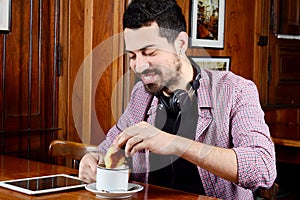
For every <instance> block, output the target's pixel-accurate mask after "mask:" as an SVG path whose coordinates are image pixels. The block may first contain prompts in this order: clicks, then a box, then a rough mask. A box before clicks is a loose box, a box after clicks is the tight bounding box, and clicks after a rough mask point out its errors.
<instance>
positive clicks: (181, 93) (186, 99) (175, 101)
mask: <svg viewBox="0 0 300 200" xmlns="http://www.w3.org/2000/svg"><path fill="white" fill-rule="evenodd" d="M192 66H193V68H194V69H195V71H196V73H197V74H196V76H195V78H194V80H193V81H192V82H191V83H190V84H191V90H193V92H195V91H196V90H197V89H198V88H199V87H200V79H201V71H200V68H199V66H198V65H197V64H195V65H192ZM189 93H190V92H187V91H185V90H182V89H178V90H175V91H174V93H173V94H172V95H171V96H170V97H167V98H166V97H164V95H163V94H161V95H160V96H159V101H160V102H161V103H162V104H163V106H164V107H165V108H166V110H167V112H170V113H172V114H175V115H178V114H180V112H181V111H182V110H181V107H182V106H181V105H185V104H186V103H191V98H190V94H189ZM195 94H196V95H197V92H196V93H195Z"/></svg>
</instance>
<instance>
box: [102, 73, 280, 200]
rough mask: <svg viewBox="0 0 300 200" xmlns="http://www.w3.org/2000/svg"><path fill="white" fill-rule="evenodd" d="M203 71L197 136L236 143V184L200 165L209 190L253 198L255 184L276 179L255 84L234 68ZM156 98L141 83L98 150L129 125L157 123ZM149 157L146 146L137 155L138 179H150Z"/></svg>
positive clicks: (219, 143) (224, 143) (210, 141)
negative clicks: (142, 122) (144, 121)
mask: <svg viewBox="0 0 300 200" xmlns="http://www.w3.org/2000/svg"><path fill="white" fill-rule="evenodd" d="M201 74H202V78H201V79H200V87H199V89H198V90H197V93H198V109H199V118H198V124H197V131H196V134H195V141H198V142H203V143H206V144H210V145H214V146H218V147H224V148H232V149H233V150H234V151H235V153H236V156H237V161H238V184H235V183H232V182H230V181H227V180H224V179H222V178H220V177H217V176H215V175H214V174H212V173H210V172H208V171H207V170H204V169H202V168H200V167H198V170H199V174H200V177H201V180H202V184H203V187H204V189H205V193H206V195H207V196H212V197H217V198H222V199H230V200H231V199H253V192H254V191H255V190H256V189H257V188H259V187H264V188H267V187H270V186H271V185H272V184H273V182H274V180H275V178H276V164H275V150H274V144H273V142H272V140H271V139H270V132H269V128H268V126H267V125H266V123H265V121H264V112H263V111H262V109H261V106H260V103H259V96H258V92H257V89H256V86H255V84H254V83H253V82H251V81H249V80H246V79H244V78H242V77H240V76H236V75H234V74H233V73H231V72H224V71H223V72H221V71H210V70H205V69H202V70H201ZM151 101H152V102H151ZM157 103H158V99H157V98H155V97H154V98H152V96H151V95H149V94H148V93H147V92H146V91H145V89H144V86H143V84H142V83H141V82H138V83H137V84H136V85H135V87H134V88H133V91H132V95H131V99H130V102H129V104H128V106H127V108H126V110H125V112H124V113H123V115H122V116H121V117H120V119H119V120H118V122H117V124H116V125H115V126H113V127H112V128H111V129H110V131H109V132H108V134H107V137H106V139H105V140H104V141H103V142H102V143H101V144H100V145H99V149H100V151H101V152H103V153H105V152H106V149H107V148H108V147H109V146H110V145H111V144H112V142H113V140H114V138H115V137H116V136H117V135H118V134H119V133H120V132H122V130H124V129H125V128H126V127H129V126H131V125H133V124H136V123H138V122H140V121H143V120H144V119H147V121H148V122H149V123H150V124H154V122H155V116H156V108H157ZM148 156H149V152H148V151H141V152H138V153H136V154H135V155H134V156H133V159H132V160H133V172H134V173H136V174H135V175H136V176H135V178H136V180H138V181H142V182H147V181H148V172H149V159H148V158H149V157H148Z"/></svg>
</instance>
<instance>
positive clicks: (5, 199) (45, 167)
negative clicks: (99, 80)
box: [0, 155, 215, 200]
mask: <svg viewBox="0 0 300 200" xmlns="http://www.w3.org/2000/svg"><path fill="white" fill-rule="evenodd" d="M61 173H62V174H77V173H78V170H76V169H72V168H67V167H64V166H58V165H51V164H46V163H41V162H36V161H29V160H24V159H19V158H14V157H9V156H3V155H0V181H3V180H10V179H17V178H27V177H34V176H43V175H51V174H61ZM138 184H141V185H143V186H144V189H143V190H142V191H140V192H138V193H136V194H134V195H133V196H132V197H131V198H130V199H172V200H185V199H186V200H187V199H188V200H193V199H197V200H212V199H215V198H210V197H207V196H201V195H196V194H191V193H186V192H182V191H177V190H173V189H169V188H164V187H159V186H154V185H149V184H142V183H138ZM0 199H2V200H18V199H20V200H21V199H22V200H26V199H35V200H43V199H55V200H60V199H64V200H65V199H67V200H72V199H78V200H89V199H98V200H99V198H98V197H96V195H95V194H94V193H91V192H89V191H87V190H85V189H76V190H71V191H65V192H58V193H49V194H43V195H37V196H30V195H26V194H22V193H19V192H15V191H12V190H9V189H5V188H2V187H0Z"/></svg>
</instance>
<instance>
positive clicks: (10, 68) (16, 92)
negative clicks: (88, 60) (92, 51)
mask: <svg viewBox="0 0 300 200" xmlns="http://www.w3.org/2000/svg"><path fill="white" fill-rule="evenodd" d="M57 2H58V0H55V1H46V0H12V29H11V32H10V33H9V34H5V35H4V34H2V35H0V65H1V69H2V70H1V73H0V75H1V76H0V78H1V82H0V87H1V93H0V94H1V95H0V105H1V108H0V110H1V115H0V120H1V124H0V128H1V137H0V141H1V151H0V152H1V153H3V154H8V155H13V156H19V157H25V158H29V159H36V160H42V161H44V160H47V155H48V154H47V152H48V145H49V144H50V141H51V140H52V139H53V138H54V137H55V135H56V134H57V129H58V127H57V111H56V110H57V63H56V62H55V60H56V57H57V51H56V41H57V34H56V31H57V29H58V26H57V24H56V21H57V17H56V16H55V13H56V11H57V10H56V6H57Z"/></svg>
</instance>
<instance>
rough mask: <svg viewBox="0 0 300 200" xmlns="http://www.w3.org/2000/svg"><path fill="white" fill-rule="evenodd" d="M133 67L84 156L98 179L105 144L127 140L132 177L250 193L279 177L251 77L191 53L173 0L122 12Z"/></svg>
mask: <svg viewBox="0 0 300 200" xmlns="http://www.w3.org/2000/svg"><path fill="white" fill-rule="evenodd" d="M123 26H124V39H125V45H126V52H127V54H128V56H129V63H130V67H131V69H132V70H134V72H135V73H136V74H137V76H138V77H139V78H140V79H141V81H140V82H138V83H137V84H136V85H135V86H134V88H133V91H132V95H131V98H130V102H129V104H128V106H127V108H126V110H125V111H124V113H123V115H122V116H121V117H120V119H119V120H118V122H117V124H116V125H115V126H114V127H112V128H111V130H110V131H109V132H108V134H107V137H106V139H105V140H104V141H103V142H102V143H101V144H100V145H99V153H89V154H87V155H85V156H84V157H83V159H82V160H81V163H80V168H79V177H80V178H81V179H83V180H85V181H87V182H92V181H95V173H96V166H97V163H98V162H103V155H104V154H105V152H106V150H107V149H108V148H109V147H110V146H111V145H114V146H115V147H116V148H122V147H123V148H124V150H125V155H126V156H128V157H131V158H132V170H133V179H134V180H137V181H144V182H148V183H152V184H157V185H162V186H167V187H172V188H175V189H180V190H184V191H188V192H193V193H197V194H205V195H207V196H213V197H218V198H222V199H253V193H254V192H255V190H257V189H258V188H260V187H263V188H268V187H270V186H271V185H272V184H273V182H274V180H275V178H276V166H275V152H274V145H273V143H272V141H271V139H270V133H269V129H268V126H267V125H266V124H265V121H264V113H263V111H262V110H261V107H260V104H259V97H258V92H257V89H256V87H255V85H254V83H253V82H251V81H249V80H245V79H244V78H242V77H239V76H236V75H234V74H233V73H231V72H220V71H210V70H206V69H199V68H198V66H197V65H196V64H195V63H192V62H191V61H189V59H188V58H187V56H186V54H185V52H186V50H187V48H188V35H187V33H186V22H185V20H184V16H183V14H182V12H181V9H180V7H179V6H178V5H177V3H176V1H175V0H132V2H131V3H130V4H129V6H128V8H127V10H126V12H125V13H124V19H123Z"/></svg>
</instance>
